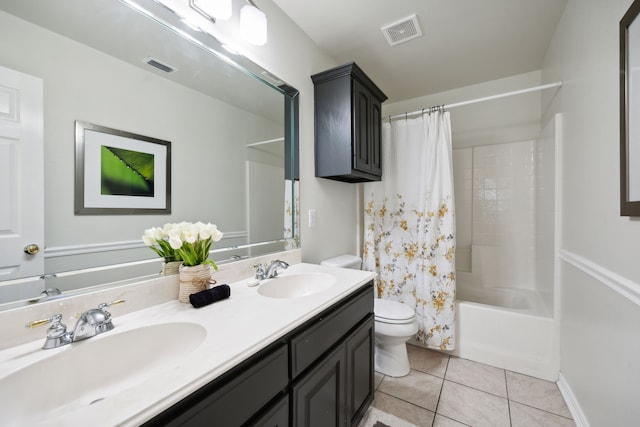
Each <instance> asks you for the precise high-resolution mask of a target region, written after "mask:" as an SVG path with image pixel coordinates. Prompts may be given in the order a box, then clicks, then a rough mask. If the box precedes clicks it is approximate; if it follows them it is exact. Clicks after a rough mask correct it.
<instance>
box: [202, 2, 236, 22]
mask: <svg viewBox="0 0 640 427" xmlns="http://www.w3.org/2000/svg"><path fill="white" fill-rule="evenodd" d="M193 4H194V5H195V6H196V7H197V8H198V9H200V10H201V11H202V12H204V13H206V14H207V15H209V16H211V17H212V18H215V19H220V20H225V19H229V18H231V13H232V1H231V0H193Z"/></svg>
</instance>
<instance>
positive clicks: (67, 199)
mask: <svg viewBox="0 0 640 427" xmlns="http://www.w3.org/2000/svg"><path fill="white" fill-rule="evenodd" d="M135 3H136V4H137V5H138V6H141V7H142V8H143V9H144V10H145V12H144V13H143V12H141V11H140V10H139V9H137V8H135V7H132V2H130V1H128V0H127V1H115V0H109V1H106V0H56V1H50V0H4V1H3V2H2V3H1V4H0V40H2V41H1V42H0V66H1V67H4V68H7V69H11V70H15V71H18V72H20V73H25V74H28V75H31V76H35V77H37V78H39V79H41V81H42V84H43V94H44V97H43V99H44V104H43V105H44V108H43V124H44V125H43V135H44V137H43V139H44V148H43V150H44V191H43V193H44V194H43V195H39V194H34V195H33V197H36V198H37V197H44V238H43V241H42V243H41V245H43V246H44V250H41V251H40V253H38V254H37V256H40V257H43V264H44V268H43V271H42V272H41V275H42V278H40V277H39V275H38V277H36V276H34V275H31V276H30V277H26V278H20V277H15V276H12V275H11V273H10V272H9V271H8V270H5V271H4V273H5V274H4V275H2V274H0V309H2V308H7V307H13V306H15V305H16V304H17V303H16V302H15V301H20V304H24V303H28V301H29V300H34V299H37V298H38V296H39V295H40V294H41V292H42V291H43V290H44V289H46V288H54V287H55V288H59V289H60V290H61V291H62V292H63V294H73V293H76V292H81V289H85V288H88V287H91V288H93V287H95V286H103V285H104V284H105V283H122V282H121V281H123V280H129V279H131V278H133V277H137V278H140V277H141V276H152V275H156V274H158V272H159V270H160V268H161V260H160V259H159V258H158V256H157V255H156V254H154V253H153V252H152V251H151V250H149V249H148V248H147V247H146V246H145V245H144V244H143V243H142V240H141V236H142V234H143V232H144V230H145V229H147V228H150V227H156V226H162V225H163V224H165V223H167V222H180V221H190V222H195V221H202V222H211V223H214V224H216V225H217V226H218V228H219V229H220V230H221V231H223V232H224V238H223V239H222V240H221V241H219V242H216V244H214V247H213V249H214V252H213V253H212V255H211V257H212V258H213V259H214V260H215V261H216V262H217V263H224V262H225V261H230V260H235V259H241V258H246V257H254V256H257V255H263V254H265V253H270V252H275V251H281V250H287V249H291V248H295V247H297V242H298V236H297V233H298V231H297V229H296V226H295V224H297V221H296V216H297V209H296V202H297V176H298V171H297V165H298V162H297V160H296V159H297V111H298V110H297V91H296V90H295V89H294V88H292V87H291V86H289V85H287V84H286V83H285V82H283V81H281V80H279V79H278V78H277V77H276V76H274V75H273V74H271V73H270V72H268V71H267V70H263V69H261V68H260V67H258V66H256V65H255V64H253V63H251V62H250V61H248V60H247V59H246V58H243V57H242V56H240V55H237V54H232V53H227V52H226V51H224V50H223V49H222V47H221V45H220V43H219V42H218V41H217V39H216V38H214V37H212V36H210V35H208V34H206V33H204V32H201V31H199V30H196V29H192V28H190V27H189V26H187V25H184V24H183V23H182V22H181V20H180V19H179V18H178V17H177V16H176V15H175V14H174V13H172V11H171V10H169V9H167V8H166V7H164V6H162V5H160V4H159V3H157V2H155V1H153V0H135ZM2 86H3V84H2V82H0V87H2ZM76 121H82V122H86V123H91V124H94V125H97V126H103V127H107V128H112V129H118V130H121V131H123V132H129V133H132V134H138V135H145V136H148V137H151V138H157V139H159V140H164V141H169V142H170V143H171V159H172V161H171V183H170V190H171V213H170V214H152V215H146V214H136V215H108V214H107V215H105V214H99V215H77V214H75V212H74V172H75V170H74V169H75V163H74V156H75V148H74V146H75V135H74V131H75V126H74V124H75V122H76ZM0 144H2V141H0ZM23 197H31V194H28V195H26V194H23ZM2 250H3V251H4V250H5V249H2ZM20 250H22V249H21V248H20ZM0 270H1V268H0Z"/></svg>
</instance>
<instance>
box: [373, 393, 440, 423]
mask: <svg viewBox="0 0 640 427" xmlns="http://www.w3.org/2000/svg"><path fill="white" fill-rule="evenodd" d="M372 405H373V407H374V408H378V409H380V410H381V411H384V412H387V413H389V414H392V415H395V416H396V417H398V418H401V419H403V420H405V421H408V422H410V423H412V424H415V425H417V426H420V427H431V425H432V424H433V417H434V415H435V414H434V413H433V412H431V411H429V410H427V409H424V408H421V407H419V406H416V405H412V404H411V403H409V402H406V401H404V400H401V399H398V398H396V397H393V396H390V395H388V394H386V393H382V392H380V391H378V392H376V395H375V397H374V399H373V403H372Z"/></svg>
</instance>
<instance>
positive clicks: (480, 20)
mask: <svg viewBox="0 0 640 427" xmlns="http://www.w3.org/2000/svg"><path fill="white" fill-rule="evenodd" d="M273 1H274V3H275V4H276V5H278V7H280V9H282V10H283V11H284V13H286V14H287V15H288V16H289V17H290V18H291V19H292V20H293V21H294V22H296V23H297V24H298V25H299V26H300V28H302V30H303V31H304V32H305V33H306V34H307V35H309V37H310V38H311V39H312V40H314V41H315V42H316V43H317V44H318V45H319V46H320V48H321V49H322V50H323V51H324V52H325V53H327V54H328V55H329V56H331V57H332V58H334V59H335V60H336V61H338V63H346V62H351V61H355V62H356V63H357V64H358V65H359V66H360V67H361V68H362V69H363V70H364V71H365V72H366V73H367V74H368V75H369V76H370V77H371V78H372V79H373V81H375V82H376V84H377V85H378V86H379V87H380V88H381V89H382V91H383V92H385V93H386V95H387V96H388V97H389V101H391V102H396V101H401V100H405V99H410V98H415V97H418V96H422V95H427V94H432V93H437V92H442V91H445V90H449V89H455V88H459V87H463V86H468V85H472V84H476V83H482V82H486V81H490V80H495V79H499V78H502V77H507V76H512V75H516V74H521V73H526V72H530V71H535V70H539V69H540V68H541V67H542V62H543V60H544V55H545V52H546V50H547V47H548V46H549V42H550V40H551V38H552V36H553V33H554V31H555V28H556V25H557V23H558V20H559V19H560V16H561V15H562V12H563V11H564V7H565V5H566V3H567V1H566V0H395V1H392V0H317V1H309V0H273ZM414 13H415V14H416V15H417V16H418V21H419V24H420V27H421V29H422V33H423V36H422V37H420V38H416V39H413V40H410V41H407V42H405V43H402V44H398V45H396V46H394V47H391V46H389V44H388V43H387V41H386V39H385V37H384V35H383V33H382V31H381V30H380V28H381V27H383V26H385V25H388V24H391V23H394V22H396V21H398V20H400V19H403V18H405V17H407V16H409V15H412V14H414ZM318 71H322V70H318Z"/></svg>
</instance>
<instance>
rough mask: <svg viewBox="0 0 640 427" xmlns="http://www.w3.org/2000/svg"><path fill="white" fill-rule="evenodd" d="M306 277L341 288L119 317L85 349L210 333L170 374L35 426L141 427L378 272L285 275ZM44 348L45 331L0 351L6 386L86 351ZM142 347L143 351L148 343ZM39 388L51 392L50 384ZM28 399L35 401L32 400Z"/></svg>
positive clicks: (247, 293)
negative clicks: (186, 326) (177, 330)
mask: <svg viewBox="0 0 640 427" xmlns="http://www.w3.org/2000/svg"><path fill="white" fill-rule="evenodd" d="M300 273H329V274H332V275H334V276H335V277H336V284H335V285H334V286H332V287H330V288H328V289H327V290H325V291H322V292H319V293H316V294H312V295H309V296H305V297H300V298H292V299H284V298H282V299H281V298H268V297H264V296H262V295H259V294H258V288H259V286H255V287H249V286H247V282H248V280H249V278H247V279H245V280H241V281H238V282H234V283H230V284H229V286H230V287H231V297H230V298H228V299H226V300H223V301H219V302H216V303H214V304H211V305H208V306H206V307H202V308H199V309H194V308H193V307H192V306H191V305H190V304H182V303H180V302H178V301H177V300H175V301H171V302H167V303H164V304H160V305H156V306H153V307H149V308H146V309H143V310H139V311H136V312H133V313H130V314H126V315H122V316H115V315H114V319H113V323H114V325H115V328H114V329H113V330H112V331H110V332H107V333H105V334H102V335H100V336H97V337H94V338H90V339H89V340H88V341H86V342H89V341H91V340H99V339H101V338H106V337H107V336H108V335H109V334H117V333H120V332H125V331H127V330H131V329H136V328H140V327H143V326H149V325H157V324H162V323H175V322H189V323H197V324H199V325H201V326H203V327H204V328H205V329H206V337H205V338H204V341H203V342H202V343H201V344H200V345H199V346H198V347H196V349H195V350H193V351H192V352H191V353H190V354H189V355H187V356H186V357H185V358H184V359H182V360H181V361H180V362H179V363H178V364H177V365H174V367H173V368H171V369H166V370H164V371H163V372H162V373H159V374H155V375H152V376H150V377H149V378H147V379H145V380H143V381H142V382H140V383H137V384H136V385H134V386H131V387H129V388H127V389H125V390H121V391H118V392H117V393H115V394H114V395H111V396H105V399H104V400H101V401H98V402H96V403H93V404H91V405H88V404H87V403H82V402H80V403H75V404H71V403H70V404H69V407H68V408H60V409H61V411H56V414H55V416H49V417H46V415H45V417H46V418H41V419H34V420H29V425H32V426H33V425H51V426H75V425H84V424H91V425H105V426H107V425H108V426H138V425H140V424H142V423H143V422H145V421H147V420H149V419H151V418H153V417H154V416H155V415H157V414H159V413H160V412H162V411H163V410H165V409H167V408H169V407H170V406H172V405H173V404H175V403H177V402H178V401H180V400H182V399H183V398H185V397H187V396H188V395H190V394H191V393H193V392H194V391H196V390H198V389H199V388H201V387H202V386H204V385H206V384H207V383H209V382H211V381H212V380H214V379H215V378H217V377H219V376H220V375H221V374H223V373H225V372H226V371H228V370H229V369H230V368H232V367H234V366H236V365H237V364H239V363H240V362H242V361H244V360H246V359H247V358H248V357H250V356H251V355H253V354H255V353H256V352H258V351H259V350H261V349H262V348H264V347H266V346H267V345H269V344H270V343H272V342H274V341H275V340H277V339H278V338H280V337H282V336H284V335H286V334H287V333H288V332H290V331H292V330H294V329H295V328H296V327H298V326H300V325H301V324H303V323H304V322H305V321H307V320H309V319H311V318H313V317H314V316H315V315H317V314H319V313H320V312H322V311H323V310H325V309H326V308H328V307H330V306H332V305H333V304H335V303H336V302H338V301H340V300H341V299H343V298H344V297H346V296H347V295H349V294H351V293H352V292H353V291H355V290H356V289H358V288H359V287H361V286H362V285H364V284H365V283H367V282H368V281H370V280H372V279H373V278H374V277H375V274H374V273H371V272H367V271H359V270H348V269H341V268H333V267H326V266H320V265H314V264H305V263H301V264H296V265H292V266H291V267H289V268H288V269H287V270H284V271H283V272H282V273H281V275H282V276H284V275H290V274H300ZM372 292H373V291H372ZM71 327H72V326H71ZM165 339H166V345H167V346H171V344H172V337H171V336H167V337H165ZM43 342H44V331H43V335H42V339H41V340H38V341H35V342H30V343H27V344H23V345H19V346H16V347H13V348H9V349H7V350H3V351H1V352H0V381H2V378H3V377H5V376H7V375H8V374H10V373H11V372H13V371H15V370H17V369H20V368H21V367H24V366H27V365H29V364H31V363H34V362H36V361H39V360H41V359H44V358H47V357H49V356H51V355H54V354H56V353H59V352H63V351H73V350H74V348H73V347H74V346H81V345H83V344H84V342H77V343H74V344H71V345H68V346H63V347H60V348H57V349H53V350H40V347H41V346H42V343H43ZM139 344H140V345H141V346H144V342H141V343H139ZM113 351H114V354H115V352H117V351H118V349H117V348H114V349H113ZM109 359H110V356H109V354H105V356H104V359H103V360H99V361H91V363H89V364H88V365H90V366H91V368H92V369H100V364H101V363H109ZM69 375H82V372H81V370H80V369H79V372H75V373H71V372H70V373H69ZM0 384H1V383H0ZM40 386H41V387H48V385H47V384H41V385H40ZM22 398H23V399H29V398H30V397H29V396H28V395H27V396H22ZM5 404H7V402H0V408H1V407H2V406H3V405H5ZM34 406H35V407H36V408H37V402H34ZM0 412H2V411H0ZM51 415H53V414H51Z"/></svg>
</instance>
